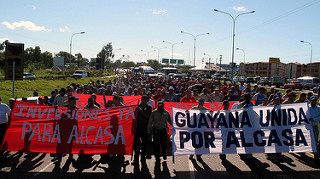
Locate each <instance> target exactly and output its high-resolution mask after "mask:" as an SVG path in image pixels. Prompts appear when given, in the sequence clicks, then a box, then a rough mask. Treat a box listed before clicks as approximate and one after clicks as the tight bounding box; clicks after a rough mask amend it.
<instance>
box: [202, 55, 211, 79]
mask: <svg viewBox="0 0 320 179" xmlns="http://www.w3.org/2000/svg"><path fill="white" fill-rule="evenodd" d="M203 55H207V56H208V57H209V75H211V68H210V67H211V66H210V60H211V57H210V55H209V54H207V53H203Z"/></svg>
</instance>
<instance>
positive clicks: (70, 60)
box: [69, 32, 85, 70]
mask: <svg viewBox="0 0 320 179" xmlns="http://www.w3.org/2000/svg"><path fill="white" fill-rule="evenodd" d="M84 33H85V32H77V33H74V34H72V36H71V40H70V64H69V66H70V70H71V58H72V55H71V54H72V53H71V49H72V38H73V36H75V35H78V34H84Z"/></svg>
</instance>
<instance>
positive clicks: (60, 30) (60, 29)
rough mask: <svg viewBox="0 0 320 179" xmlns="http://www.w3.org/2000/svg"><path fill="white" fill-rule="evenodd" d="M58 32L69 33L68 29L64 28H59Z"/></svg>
mask: <svg viewBox="0 0 320 179" xmlns="http://www.w3.org/2000/svg"><path fill="white" fill-rule="evenodd" d="M59 32H69V27H68V26H64V28H59Z"/></svg>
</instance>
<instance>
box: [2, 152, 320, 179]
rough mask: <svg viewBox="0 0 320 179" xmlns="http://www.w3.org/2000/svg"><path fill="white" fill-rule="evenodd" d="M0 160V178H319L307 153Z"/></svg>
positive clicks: (12, 156)
mask: <svg viewBox="0 0 320 179" xmlns="http://www.w3.org/2000/svg"><path fill="white" fill-rule="evenodd" d="M5 156H6V159H5V161H3V162H1V163H0V178H14V179H18V178H24V179H25V178H29V179H38V178H46V179H51V178H59V179H60V178H68V179H73V178H77V179H78V178H95V179H96V178H107V177H108V178H116V177H117V178H182V179H189V178H190V179H193V178H317V179H319V178H320V165H318V164H315V163H314V162H313V159H312V158H311V157H312V156H311V155H310V154H307V156H306V157H305V158H301V157H300V155H299V154H288V153H286V154H284V162H283V163H280V164H276V163H274V162H273V161H270V160H267V159H266V157H265V154H254V155H253V157H254V158H253V160H252V161H251V162H250V161H246V160H241V159H240V157H239V156H238V155H227V160H225V161H222V160H221V159H220V158H219V155H203V156H202V159H203V160H200V161H199V160H197V159H196V157H194V159H192V160H189V159H188V156H175V161H174V163H173V160H172V157H171V156H169V157H168V159H167V160H166V161H164V160H162V161H161V163H160V164H155V160H154V157H153V156H152V157H151V159H147V160H146V162H145V163H140V165H139V166H135V165H132V163H131V157H130V156H125V158H124V160H123V159H122V160H121V159H117V158H111V159H108V160H105V161H101V160H100V158H101V157H100V155H93V156H82V157H79V156H78V155H73V159H69V157H68V155H67V156H64V157H63V158H62V160H61V161H60V160H53V159H54V158H53V157H51V156H50V154H43V153H40V154H36V155H34V156H27V155H26V154H25V153H19V152H7V153H6V154H5Z"/></svg>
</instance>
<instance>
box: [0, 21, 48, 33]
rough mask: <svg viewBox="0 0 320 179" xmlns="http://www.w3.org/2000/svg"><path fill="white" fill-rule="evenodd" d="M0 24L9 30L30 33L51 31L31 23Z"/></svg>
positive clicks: (4, 22) (5, 22)
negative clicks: (22, 30)
mask: <svg viewBox="0 0 320 179" xmlns="http://www.w3.org/2000/svg"><path fill="white" fill-rule="evenodd" d="M1 24H3V25H5V26H6V27H7V28H9V29H11V30H14V29H16V28H24V29H26V30H30V31H51V29H48V28H46V27H44V26H36V25H35V24H34V23H33V22H31V21H20V22H13V23H9V22H7V21H3V22H2V23H1Z"/></svg>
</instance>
